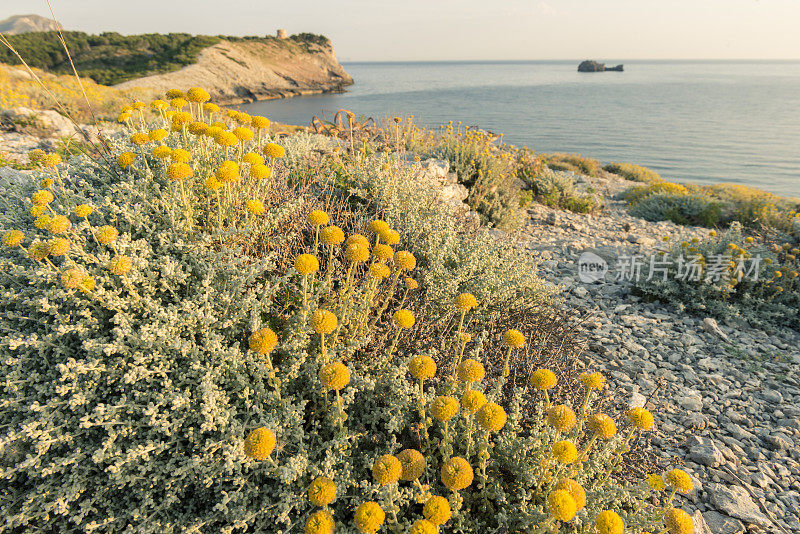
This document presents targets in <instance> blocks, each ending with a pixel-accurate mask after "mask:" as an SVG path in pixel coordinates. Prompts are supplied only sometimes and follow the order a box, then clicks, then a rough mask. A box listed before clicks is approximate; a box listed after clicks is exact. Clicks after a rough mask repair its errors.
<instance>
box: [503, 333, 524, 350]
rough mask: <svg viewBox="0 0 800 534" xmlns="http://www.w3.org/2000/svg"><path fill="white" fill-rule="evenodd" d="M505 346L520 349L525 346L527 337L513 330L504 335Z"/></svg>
mask: <svg viewBox="0 0 800 534" xmlns="http://www.w3.org/2000/svg"><path fill="white" fill-rule="evenodd" d="M503 344H504V345H505V346H506V347H510V348H514V349H520V348H522V347H524V346H525V336H524V335H522V332H520V331H519V330H514V329H513V328H511V329H509V330H506V331H505V333H504V334H503Z"/></svg>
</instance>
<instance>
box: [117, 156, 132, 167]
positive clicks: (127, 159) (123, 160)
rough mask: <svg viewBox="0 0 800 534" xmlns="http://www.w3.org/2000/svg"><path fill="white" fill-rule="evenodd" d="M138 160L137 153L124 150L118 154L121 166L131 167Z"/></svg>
mask: <svg viewBox="0 0 800 534" xmlns="http://www.w3.org/2000/svg"><path fill="white" fill-rule="evenodd" d="M134 160H136V155H135V154H134V153H133V152H123V153H122V154H120V155H119V156H117V163H118V164H119V166H120V167H123V168H124V167H130V166H131V165H133V162H134Z"/></svg>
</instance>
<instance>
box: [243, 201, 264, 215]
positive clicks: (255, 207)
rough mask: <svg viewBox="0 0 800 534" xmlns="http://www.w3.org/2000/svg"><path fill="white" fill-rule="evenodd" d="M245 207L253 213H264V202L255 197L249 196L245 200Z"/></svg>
mask: <svg viewBox="0 0 800 534" xmlns="http://www.w3.org/2000/svg"><path fill="white" fill-rule="evenodd" d="M245 207H246V208H247V211H249V212H250V213H252V214H253V215H261V214H262V213H264V203H263V202H261V201H260V200H258V199H257V198H251V199H250V200H248V201H247V202H245Z"/></svg>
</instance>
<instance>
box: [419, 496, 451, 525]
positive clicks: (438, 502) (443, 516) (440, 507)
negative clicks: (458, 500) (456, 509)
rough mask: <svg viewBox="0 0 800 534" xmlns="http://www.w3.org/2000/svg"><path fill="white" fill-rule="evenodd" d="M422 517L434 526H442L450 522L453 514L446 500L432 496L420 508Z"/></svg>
mask: <svg viewBox="0 0 800 534" xmlns="http://www.w3.org/2000/svg"><path fill="white" fill-rule="evenodd" d="M422 516H423V517H424V518H425V519H427V520H428V521H430V522H431V523H433V524H434V525H443V524H445V523H447V522H448V521H450V518H451V517H453V512H452V510H450V503H449V502H448V501H447V499H445V498H444V497H439V496H438V495H434V496H432V497H431V498H430V499H428V501H427V502H426V503H425V506H423V507H422Z"/></svg>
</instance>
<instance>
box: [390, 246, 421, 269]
mask: <svg viewBox="0 0 800 534" xmlns="http://www.w3.org/2000/svg"><path fill="white" fill-rule="evenodd" d="M394 264H395V265H396V266H397V268H398V269H400V270H401V271H411V270H413V269H414V267H416V266H417V258H415V257H414V255H413V254H412V253H410V252H408V251H406V250H401V251H399V252H396V253H395V255H394Z"/></svg>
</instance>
